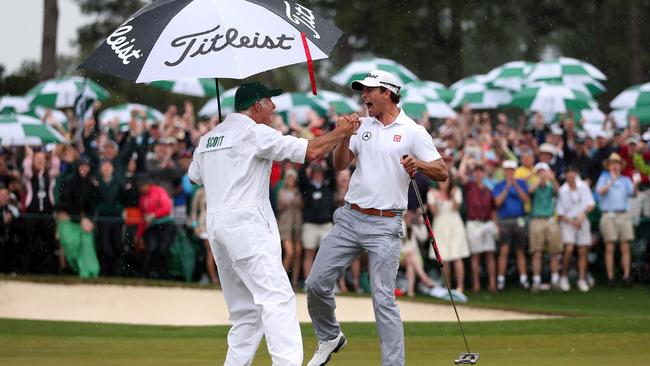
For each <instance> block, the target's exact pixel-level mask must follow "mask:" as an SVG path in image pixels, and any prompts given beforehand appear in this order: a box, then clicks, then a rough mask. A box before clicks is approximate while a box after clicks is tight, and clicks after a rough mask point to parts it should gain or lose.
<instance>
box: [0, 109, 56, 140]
mask: <svg viewBox="0 0 650 366" xmlns="http://www.w3.org/2000/svg"><path fill="white" fill-rule="evenodd" d="M64 141H65V138H64V137H63V136H62V135H61V134H60V133H58V132H57V131H56V130H55V129H54V128H52V127H50V126H48V125H47V124H44V123H43V122H41V121H40V120H38V119H36V118H34V117H30V116H24V115H20V114H5V115H0V145H10V146H22V145H44V144H49V143H61V142H64Z"/></svg>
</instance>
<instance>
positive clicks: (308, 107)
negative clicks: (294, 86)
mask: <svg viewBox="0 0 650 366" xmlns="http://www.w3.org/2000/svg"><path fill="white" fill-rule="evenodd" d="M273 103H274V104H275V113H277V114H279V115H281V116H282V118H283V119H284V121H285V122H287V123H288V122H289V121H290V120H291V119H292V118H295V120H296V121H297V122H298V123H299V124H305V123H307V122H308V121H309V113H310V112H313V113H316V114H318V115H319V116H323V117H324V116H326V115H327V110H328V108H327V105H321V104H319V103H317V102H316V101H315V100H314V99H312V98H311V97H310V96H308V95H306V94H305V93H299V92H293V93H282V94H280V95H278V96H277V97H273Z"/></svg>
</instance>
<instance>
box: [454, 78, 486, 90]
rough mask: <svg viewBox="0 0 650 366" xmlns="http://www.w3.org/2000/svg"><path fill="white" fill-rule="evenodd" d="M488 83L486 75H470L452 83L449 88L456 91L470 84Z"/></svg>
mask: <svg viewBox="0 0 650 366" xmlns="http://www.w3.org/2000/svg"><path fill="white" fill-rule="evenodd" d="M486 83H487V78H486V77H485V75H470V76H468V77H464V78H462V79H460V80H458V81H457V82H455V83H453V84H451V86H450V87H449V89H451V90H454V91H456V90H458V89H460V88H464V87H466V86H469V85H474V84H480V85H485V84H486Z"/></svg>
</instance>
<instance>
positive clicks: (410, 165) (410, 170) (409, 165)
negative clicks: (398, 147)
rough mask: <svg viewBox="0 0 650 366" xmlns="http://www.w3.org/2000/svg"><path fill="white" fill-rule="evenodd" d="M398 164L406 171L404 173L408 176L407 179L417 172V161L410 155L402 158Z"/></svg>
mask: <svg viewBox="0 0 650 366" xmlns="http://www.w3.org/2000/svg"><path fill="white" fill-rule="evenodd" d="M399 162H400V163H401V164H402V166H403V167H404V170H406V173H407V174H408V175H409V177H412V176H414V175H415V172H417V171H418V167H417V159H415V158H414V157H412V156H410V155H405V156H403V157H402V158H401V159H400V161H399Z"/></svg>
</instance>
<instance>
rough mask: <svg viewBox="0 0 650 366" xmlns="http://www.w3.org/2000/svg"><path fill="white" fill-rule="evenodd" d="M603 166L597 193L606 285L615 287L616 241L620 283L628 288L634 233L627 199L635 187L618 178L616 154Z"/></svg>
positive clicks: (620, 167)
mask: <svg viewBox="0 0 650 366" xmlns="http://www.w3.org/2000/svg"><path fill="white" fill-rule="evenodd" d="M604 165H605V169H606V170H605V171H603V173H602V174H601V175H600V177H599V178H598V182H597V183H596V191H597V192H598V197H599V204H600V210H601V211H602V216H601V219H600V232H601V234H602V236H603V240H604V241H605V266H606V268H607V283H608V285H609V286H610V287H613V286H614V285H615V278H614V244H615V243H616V242H619V245H620V251H621V267H622V268H623V283H624V285H625V286H626V287H631V286H632V284H633V282H632V276H631V274H630V241H632V240H634V231H633V228H632V218H631V216H630V214H629V205H628V198H629V197H632V196H633V195H634V194H635V192H636V188H635V187H634V184H633V183H632V180H631V179H630V178H628V177H625V176H623V175H621V171H622V170H623V168H624V166H625V161H624V160H623V159H622V158H621V156H620V155H619V154H617V153H612V154H611V155H610V156H609V158H607V160H605V162H604Z"/></svg>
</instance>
